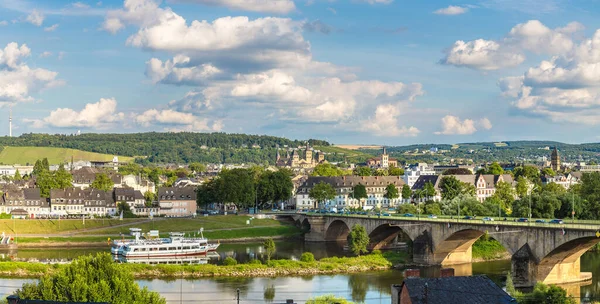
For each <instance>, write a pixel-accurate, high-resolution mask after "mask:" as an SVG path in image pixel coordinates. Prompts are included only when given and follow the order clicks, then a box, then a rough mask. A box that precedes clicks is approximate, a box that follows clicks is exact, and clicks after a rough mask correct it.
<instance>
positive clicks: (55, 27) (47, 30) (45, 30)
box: [44, 24, 58, 32]
mask: <svg viewBox="0 0 600 304" xmlns="http://www.w3.org/2000/svg"><path fill="white" fill-rule="evenodd" d="M57 28H58V24H54V25H52V26H49V27H45V28H44V32H54V31H55V30H56V29H57Z"/></svg>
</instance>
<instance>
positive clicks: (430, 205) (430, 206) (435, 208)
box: [424, 201, 442, 215]
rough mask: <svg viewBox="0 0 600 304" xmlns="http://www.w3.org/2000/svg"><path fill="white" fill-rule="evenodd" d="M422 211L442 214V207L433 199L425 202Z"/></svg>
mask: <svg viewBox="0 0 600 304" xmlns="http://www.w3.org/2000/svg"><path fill="white" fill-rule="evenodd" d="M424 213H425V214H435V215H440V214H442V207H441V205H440V204H439V203H436V202H434V201H428V202H425V208H424Z"/></svg>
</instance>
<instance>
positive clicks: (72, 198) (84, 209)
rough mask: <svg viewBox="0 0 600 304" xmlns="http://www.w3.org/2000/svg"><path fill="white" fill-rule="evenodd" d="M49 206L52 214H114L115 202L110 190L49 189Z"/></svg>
mask: <svg viewBox="0 0 600 304" xmlns="http://www.w3.org/2000/svg"><path fill="white" fill-rule="evenodd" d="M50 207H51V211H50V212H51V214H53V215H77V216H79V215H96V216H105V215H114V214H115V213H116V204H115V201H114V200H113V196H112V191H111V192H106V191H102V190H97V189H94V188H86V189H83V188H67V189H52V190H50Z"/></svg>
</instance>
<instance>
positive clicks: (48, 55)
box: [40, 51, 52, 58]
mask: <svg viewBox="0 0 600 304" xmlns="http://www.w3.org/2000/svg"><path fill="white" fill-rule="evenodd" d="M50 56H52V53H51V52H48V51H45V52H43V53H41V54H40V58H47V57H50Z"/></svg>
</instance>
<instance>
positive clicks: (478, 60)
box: [440, 20, 583, 70]
mask: <svg viewBox="0 0 600 304" xmlns="http://www.w3.org/2000/svg"><path fill="white" fill-rule="evenodd" d="M582 30H583V26H582V25H581V24H580V23H577V22H572V23H569V24H568V25H567V26H565V27H562V28H560V27H559V28H556V29H550V28H548V27H546V26H545V25H544V24H542V23H541V22H540V21H538V20H530V21H527V22H525V23H521V24H517V25H516V26H514V27H513V28H512V29H511V30H510V32H509V33H508V34H507V35H506V37H504V38H503V39H502V40H499V41H493V40H485V39H476V40H473V41H468V42H465V41H462V40H458V41H456V42H455V43H454V45H453V46H452V47H450V48H448V49H447V50H446V51H445V53H446V56H445V58H443V59H442V60H441V61H440V62H441V63H443V64H449V65H454V66H458V67H468V68H472V69H478V70H497V69H501V68H505V67H512V66H516V65H519V64H521V63H522V62H523V61H525V52H526V51H527V52H532V53H536V54H548V55H560V54H565V53H568V52H569V51H571V50H572V49H573V47H574V45H575V43H574V41H573V37H574V36H576V35H577V34H578V33H579V32H581V31H582Z"/></svg>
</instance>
